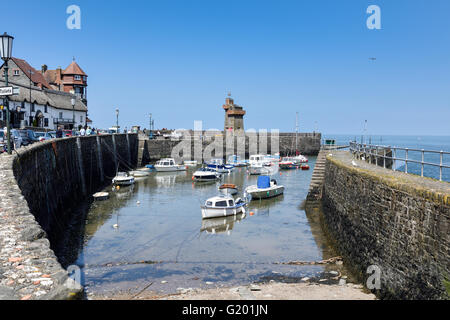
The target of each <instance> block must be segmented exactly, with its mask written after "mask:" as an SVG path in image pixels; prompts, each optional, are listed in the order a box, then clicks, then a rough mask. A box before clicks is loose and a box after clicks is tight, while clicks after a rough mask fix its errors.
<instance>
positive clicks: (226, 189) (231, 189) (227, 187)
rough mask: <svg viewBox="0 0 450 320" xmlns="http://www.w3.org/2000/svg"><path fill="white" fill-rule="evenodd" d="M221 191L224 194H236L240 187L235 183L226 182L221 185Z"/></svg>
mask: <svg viewBox="0 0 450 320" xmlns="http://www.w3.org/2000/svg"><path fill="white" fill-rule="evenodd" d="M219 191H220V192H221V193H223V194H229V195H235V194H237V193H238V187H237V186H236V185H235V184H231V183H224V184H222V185H221V186H220V187H219Z"/></svg>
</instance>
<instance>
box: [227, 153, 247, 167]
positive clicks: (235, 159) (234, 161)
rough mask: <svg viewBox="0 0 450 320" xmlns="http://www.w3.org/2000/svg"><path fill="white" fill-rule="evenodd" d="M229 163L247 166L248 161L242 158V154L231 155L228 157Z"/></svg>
mask: <svg viewBox="0 0 450 320" xmlns="http://www.w3.org/2000/svg"><path fill="white" fill-rule="evenodd" d="M227 164H229V165H232V166H234V167H246V166H248V161H247V160H242V159H241V157H240V156H237V155H231V156H229V157H228V160H227Z"/></svg>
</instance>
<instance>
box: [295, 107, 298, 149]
mask: <svg viewBox="0 0 450 320" xmlns="http://www.w3.org/2000/svg"><path fill="white" fill-rule="evenodd" d="M295 155H296V156H297V155H298V112H296V113H295Z"/></svg>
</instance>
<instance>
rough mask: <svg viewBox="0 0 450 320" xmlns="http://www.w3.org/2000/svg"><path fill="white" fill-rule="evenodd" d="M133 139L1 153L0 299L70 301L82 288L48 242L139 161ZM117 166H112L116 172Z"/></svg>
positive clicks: (72, 141) (54, 143) (83, 140)
mask: <svg viewBox="0 0 450 320" xmlns="http://www.w3.org/2000/svg"><path fill="white" fill-rule="evenodd" d="M137 151H138V139H137V135H136V134H128V135H126V134H120V135H102V136H88V137H73V138H64V139H57V140H56V139H53V140H49V141H45V142H40V143H36V144H33V145H31V146H29V147H22V148H20V149H18V150H17V152H14V153H13V154H12V155H7V154H2V155H0V179H1V182H2V183H1V187H2V189H3V190H2V192H1V194H0V300H5V299H23V300H28V299H70V298H77V297H80V294H81V293H82V288H81V287H80V286H79V285H77V284H76V283H75V282H74V281H73V280H72V279H70V278H69V277H68V274H67V271H66V270H65V269H64V268H63V267H62V266H61V264H60V263H59V262H58V259H57V257H56V256H55V254H54V251H53V250H52V248H51V247H52V246H51V241H52V238H53V237H54V236H55V235H56V234H61V233H62V234H63V233H64V225H65V224H64V221H66V220H67V219H70V217H69V216H68V215H69V214H70V212H71V211H70V210H69V209H70V208H72V207H74V206H76V205H77V204H78V203H79V202H80V201H85V200H87V199H89V197H90V195H91V194H92V193H94V192H96V191H98V189H99V188H101V187H103V186H104V185H105V184H106V183H108V182H109V181H110V179H111V178H112V177H114V175H115V172H116V170H117V169H119V170H128V169H129V168H132V167H135V166H136V163H137ZM117 166H118V168H117Z"/></svg>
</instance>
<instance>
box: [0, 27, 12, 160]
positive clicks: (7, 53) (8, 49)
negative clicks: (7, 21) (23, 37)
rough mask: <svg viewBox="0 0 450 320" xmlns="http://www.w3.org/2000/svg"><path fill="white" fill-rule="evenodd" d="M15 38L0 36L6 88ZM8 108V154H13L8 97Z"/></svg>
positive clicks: (6, 97) (6, 98)
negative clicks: (9, 61)
mask: <svg viewBox="0 0 450 320" xmlns="http://www.w3.org/2000/svg"><path fill="white" fill-rule="evenodd" d="M13 40H14V37H12V36H10V35H7V34H6V32H5V33H4V34H3V35H0V57H1V58H2V60H3V61H5V86H6V87H7V86H8V60H9V59H11V57H12V46H13ZM4 101H5V106H6V136H7V139H8V154H11V128H10V119H9V118H10V114H9V101H8V96H5V99H4Z"/></svg>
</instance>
